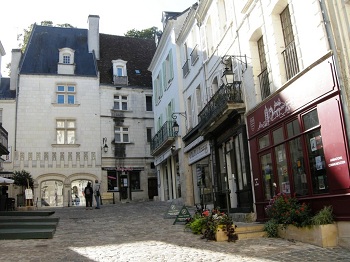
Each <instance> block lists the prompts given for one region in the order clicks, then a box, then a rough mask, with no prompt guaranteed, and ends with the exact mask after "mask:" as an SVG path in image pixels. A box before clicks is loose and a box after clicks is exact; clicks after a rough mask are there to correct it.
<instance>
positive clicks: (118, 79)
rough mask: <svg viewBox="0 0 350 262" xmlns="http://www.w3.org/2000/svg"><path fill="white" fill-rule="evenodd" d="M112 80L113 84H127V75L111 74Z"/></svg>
mask: <svg viewBox="0 0 350 262" xmlns="http://www.w3.org/2000/svg"><path fill="white" fill-rule="evenodd" d="M113 82H114V84H115V85H127V84H128V77H127V76H116V75H114V76H113Z"/></svg>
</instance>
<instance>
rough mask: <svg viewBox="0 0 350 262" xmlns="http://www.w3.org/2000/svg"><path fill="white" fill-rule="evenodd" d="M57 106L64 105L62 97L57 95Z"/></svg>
mask: <svg viewBox="0 0 350 262" xmlns="http://www.w3.org/2000/svg"><path fill="white" fill-rule="evenodd" d="M57 104H64V95H57Z"/></svg>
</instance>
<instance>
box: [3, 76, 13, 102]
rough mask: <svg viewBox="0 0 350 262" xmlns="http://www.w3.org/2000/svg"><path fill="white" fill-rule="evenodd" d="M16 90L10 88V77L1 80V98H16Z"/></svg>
mask: <svg viewBox="0 0 350 262" xmlns="http://www.w3.org/2000/svg"><path fill="white" fill-rule="evenodd" d="M15 98H16V91H15V90H10V78H9V77H2V78H1V81H0V100H7V99H15Z"/></svg>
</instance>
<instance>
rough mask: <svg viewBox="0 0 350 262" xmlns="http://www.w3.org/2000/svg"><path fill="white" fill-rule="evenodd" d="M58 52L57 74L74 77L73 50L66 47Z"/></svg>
mask: <svg viewBox="0 0 350 262" xmlns="http://www.w3.org/2000/svg"><path fill="white" fill-rule="evenodd" d="M58 51H59V57H58V65H57V73H58V74H62V75H74V71H75V64H74V50H73V49H71V48H68V47H65V48H61V49H59V50H58Z"/></svg>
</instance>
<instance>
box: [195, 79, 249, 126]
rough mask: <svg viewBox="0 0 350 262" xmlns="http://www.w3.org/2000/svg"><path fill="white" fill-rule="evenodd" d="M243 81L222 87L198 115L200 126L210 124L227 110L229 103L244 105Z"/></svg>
mask: <svg viewBox="0 0 350 262" xmlns="http://www.w3.org/2000/svg"><path fill="white" fill-rule="evenodd" d="M241 83H242V82H241V81H234V82H233V84H227V85H222V86H221V87H220V88H219V90H218V91H217V92H216V93H215V94H214V96H213V97H212V98H211V99H210V101H209V102H208V103H207V104H206V105H205V107H204V108H203V109H202V111H201V112H200V113H199V115H198V123H199V126H204V125H205V124H206V123H210V122H211V121H212V120H213V119H215V118H216V117H217V116H219V115H220V114H221V113H222V112H223V111H224V110H225V109H226V108H227V103H243V100H242V90H241Z"/></svg>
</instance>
